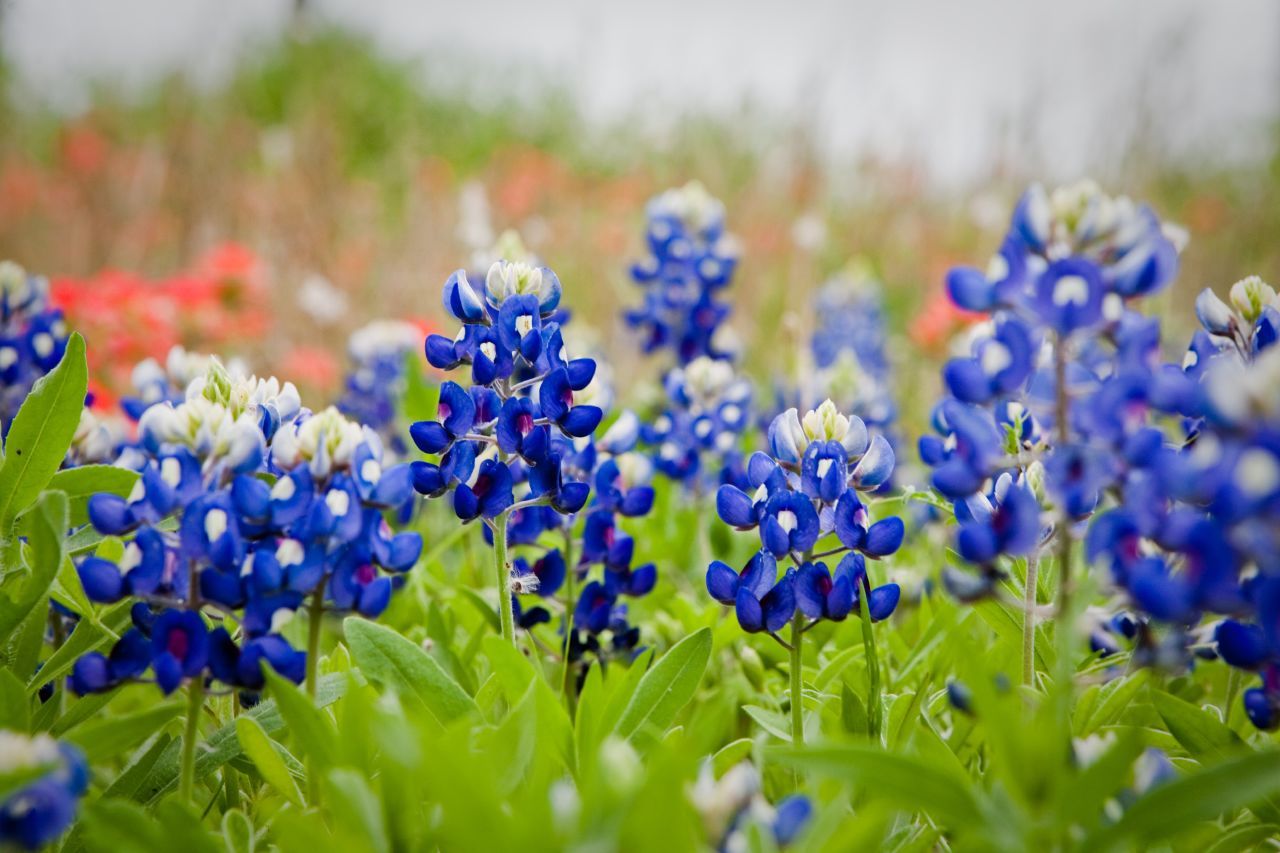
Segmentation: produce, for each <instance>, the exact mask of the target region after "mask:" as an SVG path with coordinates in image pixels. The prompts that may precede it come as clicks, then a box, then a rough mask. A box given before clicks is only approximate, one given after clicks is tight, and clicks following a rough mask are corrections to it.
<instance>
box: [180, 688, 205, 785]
mask: <svg viewBox="0 0 1280 853" xmlns="http://www.w3.org/2000/svg"><path fill="white" fill-rule="evenodd" d="M203 710H204V679H203V678H201V677H199V676H197V677H195V678H192V679H191V680H190V681H188V682H187V727H186V731H185V732H184V733H183V735H182V764H181V768H180V772H179V775H178V797H179V799H181V800H183V801H184V802H187V803H192V802H194V797H195V788H196V739H197V738H199V737H200V713H201V711H203Z"/></svg>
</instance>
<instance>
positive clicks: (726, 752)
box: [711, 737, 755, 779]
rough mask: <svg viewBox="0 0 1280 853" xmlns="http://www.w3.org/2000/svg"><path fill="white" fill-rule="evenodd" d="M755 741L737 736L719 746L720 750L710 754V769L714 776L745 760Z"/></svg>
mask: <svg viewBox="0 0 1280 853" xmlns="http://www.w3.org/2000/svg"><path fill="white" fill-rule="evenodd" d="M753 746H755V743H754V742H753V741H752V740H751V739H750V738H745V737H744V738H738V739H737V740H735V741H730V742H729V743H727V744H725V745H724V746H722V747H720V751H719V752H717V753H716V754H715V755H713V756H711V769H712V770H713V771H714V772H715V774H716V778H717V779H718V778H720V777H721V776H723V775H724V774H725V772H726V771H728V770H729V768H731V767H733V766H735V765H737V764H739V763H741V762H743V761H746V759H747V756H748V755H750V754H751V748H752V747H753Z"/></svg>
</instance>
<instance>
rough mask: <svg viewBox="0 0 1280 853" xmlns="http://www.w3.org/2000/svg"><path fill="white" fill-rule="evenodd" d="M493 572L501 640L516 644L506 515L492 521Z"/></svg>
mask: <svg viewBox="0 0 1280 853" xmlns="http://www.w3.org/2000/svg"><path fill="white" fill-rule="evenodd" d="M493 570H494V574H495V580H496V581H497V582H498V619H499V620H500V622H501V624H502V638H503V639H504V640H506V641H507V642H509V643H511V645H513V646H514V645H515V644H516V624H515V614H513V613H512V612H511V568H510V567H509V566H508V565H507V514H506V513H505V512H504V513H501V514H500V515H499V516H498V517H497V518H495V519H494V520H493Z"/></svg>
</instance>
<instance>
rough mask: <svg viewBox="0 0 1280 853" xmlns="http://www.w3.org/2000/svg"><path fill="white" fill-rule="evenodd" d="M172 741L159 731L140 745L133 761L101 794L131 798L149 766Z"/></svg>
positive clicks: (154, 764)
mask: <svg viewBox="0 0 1280 853" xmlns="http://www.w3.org/2000/svg"><path fill="white" fill-rule="evenodd" d="M172 743H174V739H173V737H172V736H171V735H168V734H166V733H164V732H161V733H160V734H158V735H156V736H155V737H154V738H153V739H152V740H150V741H149V742H147V743H146V744H144V745H143V746H142V747H140V748H139V749H138V751H137V753H135V758H134V759H133V761H132V762H131V763H130V764H129V766H128V767H126V768H125V769H124V770H123V771H122V772H121V773H120V775H119V776H117V777H116V780H115V781H114V782H112V783H111V785H110V786H109V787H108V788H107V790H106V791H104V792H103V794H102V796H104V797H121V798H124V799H133V798H134V794H135V793H136V792H137V790H138V787H139V786H140V785H141V784H142V782H143V780H144V779H145V778H146V777H147V774H148V773H150V772H151V768H153V767H155V766H156V762H157V761H159V760H160V756H161V755H163V754H164V752H165V750H166V749H168V748H169V746H170V744H172Z"/></svg>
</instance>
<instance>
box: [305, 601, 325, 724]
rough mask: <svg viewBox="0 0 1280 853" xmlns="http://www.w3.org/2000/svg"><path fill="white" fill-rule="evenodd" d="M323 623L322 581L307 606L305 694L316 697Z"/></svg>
mask: <svg viewBox="0 0 1280 853" xmlns="http://www.w3.org/2000/svg"><path fill="white" fill-rule="evenodd" d="M323 625H324V582H323V581H321V582H320V583H318V584H316V588H315V590H313V591H312V593H311V604H310V606H309V607H308V608H307V676H306V681H307V695H308V696H310V697H311V698H312V699H314V698H316V669H317V668H318V667H319V665H320V629H321V627H322V626H323Z"/></svg>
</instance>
